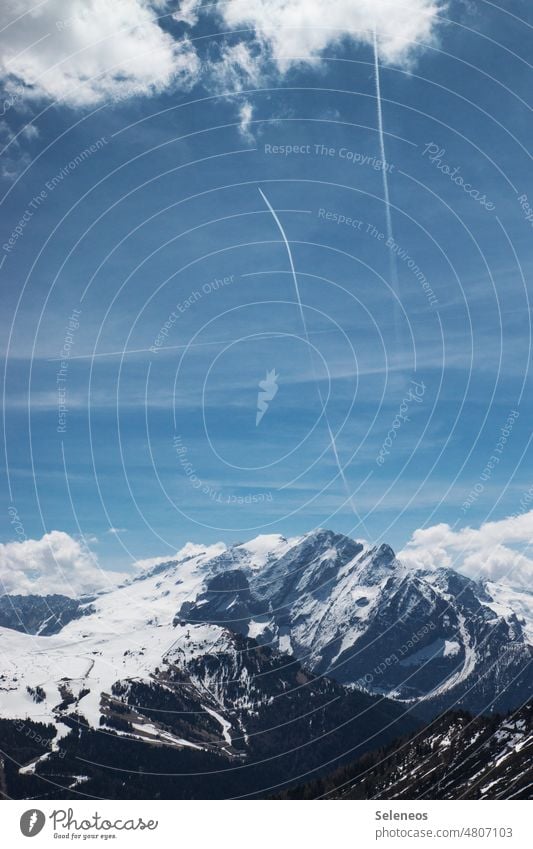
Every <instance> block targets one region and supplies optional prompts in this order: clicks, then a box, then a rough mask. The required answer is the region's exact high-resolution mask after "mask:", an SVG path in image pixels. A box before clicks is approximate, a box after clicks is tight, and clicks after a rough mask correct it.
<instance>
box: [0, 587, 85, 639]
mask: <svg viewBox="0 0 533 849" xmlns="http://www.w3.org/2000/svg"><path fill="white" fill-rule="evenodd" d="M90 612H91V609H90V607H88V606H87V600H85V601H84V602H83V604H82V602H81V601H80V600H78V599H73V598H68V597H67V596H64V595H44V596H40V595H3V596H0V626H1V627H3V628H12V629H13V630H14V631H23V632H25V633H27V634H40V635H41V636H50V634H57V633H59V631H61V629H62V628H63V627H64V626H65V625H66V624H67V623H68V622H70V621H71V620H72V619H79V618H80V616H85V615H87V614H88V613H90Z"/></svg>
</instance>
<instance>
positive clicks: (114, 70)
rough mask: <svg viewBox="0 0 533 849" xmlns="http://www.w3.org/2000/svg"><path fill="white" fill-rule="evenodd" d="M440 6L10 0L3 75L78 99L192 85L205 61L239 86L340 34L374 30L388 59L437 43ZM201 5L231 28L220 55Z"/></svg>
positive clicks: (13, 90)
mask: <svg viewBox="0 0 533 849" xmlns="http://www.w3.org/2000/svg"><path fill="white" fill-rule="evenodd" d="M441 9H442V5H441V3H440V2H438V0H403V2H398V0H225V2H221V3H219V4H218V5H217V6H214V5H213V4H208V5H207V7H206V8H205V9H203V10H202V9H201V4H200V3H199V2H197V0H182V2H181V3H179V4H177V3H175V2H171V0H45V2H41V3H35V2H34V1H33V0H4V2H3V4H2V9H1V13H0V14H1V22H2V27H1V28H0V80H1V81H2V83H3V85H4V89H5V91H6V92H7V95H8V97H11V98H12V99H13V103H16V102H17V101H22V100H28V99H32V98H33V99H36V98H41V99H42V98H44V99H48V100H51V101H58V102H61V103H63V104H65V105H67V106H70V107H74V108H76V107H91V106H96V105H99V104H101V103H103V102H106V101H113V100H125V99H128V98H129V97H133V96H134V95H150V94H157V93H159V92H161V91H163V90H165V89H169V88H171V87H173V86H178V87H182V88H183V87H189V86H190V85H191V84H192V83H194V82H196V81H198V80H200V79H201V75H202V70H203V72H204V74H205V78H206V81H207V84H208V85H212V83H213V80H216V79H217V77H218V81H219V83H220V84H221V85H226V86H227V87H229V88H232V89H233V90H238V89H239V87H242V84H243V82H244V81H246V82H257V81H258V78H259V76H260V75H261V74H262V73H263V72H264V70H265V68H267V67H270V68H271V67H272V66H274V67H276V68H277V70H278V71H279V72H282V73H283V72H285V71H286V70H288V69H289V68H290V67H291V66H293V65H297V64H302V63H308V64H317V63H318V62H319V61H320V57H321V55H322V54H323V52H324V51H325V50H326V49H327V48H332V47H335V46H336V45H338V44H339V43H340V42H342V41H346V40H351V41H353V42H357V43H361V44H367V45H371V44H372V43H373V33H374V29H375V32H376V35H377V39H378V42H379V47H380V54H381V58H382V60H383V61H386V62H394V63H398V64H405V63H409V62H410V61H411V59H412V57H413V55H414V53H415V52H416V51H417V49H419V47H420V45H424V44H428V43H431V42H432V40H433V38H434V32H435V27H436V23H437V18H438V14H439V11H440V10H441ZM200 14H201V15H202V16H210V17H211V18H212V19H216V20H217V21H218V23H220V24H221V28H222V30H223V31H225V32H226V33H227V35H226V36H225V37H224V38H223V39H222V41H219V42H217V40H216V39H215V41H214V42H213V46H214V49H215V59H214V61H213V60H212V59H207V60H205V61H203V62H202V61H201V60H200V58H199V56H198V53H197V50H196V48H195V47H194V46H193V43H192V41H191V40H190V39H189V37H188V35H187V33H190V32H192V29H193V28H194V27H195V26H196V24H197V23H198V20H199V16H200ZM243 29H244V30H248V31H249V32H241V31H242V30H243ZM233 31H235V32H234V33H233ZM417 42H418V45H417ZM217 44H218V48H217V47H216V46H215V45H217ZM217 49H218V55H217Z"/></svg>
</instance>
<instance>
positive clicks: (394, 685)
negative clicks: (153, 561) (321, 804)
mask: <svg viewBox="0 0 533 849" xmlns="http://www.w3.org/2000/svg"><path fill="white" fill-rule="evenodd" d="M532 633H533V600H532V597H531V595H530V594H528V593H527V592H525V591H524V590H518V589H517V590H514V589H512V588H510V587H508V586H503V585H497V584H493V583H487V582H480V581H474V580H472V579H470V578H467V577H465V576H463V575H461V574H459V573H458V572H455V571H453V570H452V569H448V568H435V569H432V570H422V569H412V568H408V567H406V566H405V565H403V564H402V563H401V562H400V561H399V560H398V559H397V558H396V557H395V555H394V552H393V551H392V549H391V548H390V547H389V546H387V545H381V546H379V547H369V546H368V545H366V544H364V543H362V542H359V541H356V540H353V539H350V538H349V537H346V536H343V535H342V534H337V533H334V532H332V531H328V530H323V529H319V530H317V531H313V532H312V533H309V534H306V535H304V536H303V537H297V538H293V539H286V538H284V537H282V536H279V535H268V536H260V537H257V538H256V539H254V540H251V541H250V542H246V543H239V544H236V545H233V546H229V547H226V546H224V545H223V544H217V545H212V546H198V545H193V544H190V543H189V544H188V545H187V546H185V547H184V548H183V549H182V550H181V551H180V552H179V554H178V555H176V557H175V558H173V559H171V560H169V561H167V562H162V563H158V564H157V565H156V566H154V567H152V568H151V569H147V570H145V571H144V572H142V573H141V574H139V575H138V576H136V577H135V578H133V579H131V580H130V581H128V582H127V583H125V584H123V585H121V586H119V587H116V586H111V585H110V587H109V589H108V590H106V591H102V592H99V593H97V594H95V595H94V596H91V597H85V598H81V599H72V598H68V597H66V596H60V595H57V594H56V595H49V596H21V595H18V596H3V597H0V649H1V651H2V656H3V668H2V671H1V673H0V717H1V721H0V748H2V750H3V751H4V758H3V761H2V763H1V764H0V792H4V794H5V795H13V796H21V797H30V796H32V795H33V794H35V795H40V796H42V795H43V786H42V785H43V782H44V783H45V784H46V788H47V789H46V793H45V795H48V796H49V797H50V798H69V794H72V795H73V796H74V797H76V796H79V795H88V796H97V797H103V798H115V797H120V796H126V797H131V798H137V797H138V798H142V797H143V795H144V798H149V797H151V796H154V794H156V796H155V797H157V795H159V796H161V797H164V798H183V797H188V798H213V797H227V796H264V795H268V794H269V793H270V794H272V792H275V789H276V788H279V787H287V786H292V785H298V786H300V785H303V784H305V783H306V782H308V781H310V780H311V779H312V778H313V776H316V775H325V774H328V773H331V772H332V771H333V770H334V769H335V768H340V766H341V765H342V764H345V763H348V762H351V761H353V760H354V759H355V758H357V759H359V758H361V757H362V756H365V757H369V756H370V755H369V754H368V753H370V752H372V751H374V750H377V749H380V748H382V747H383V746H385V745H390V746H394V741H395V740H396V739H397V738H403V737H405V735H412V734H417V733H420V729H421V728H425V727H426V723H428V722H429V723H431V722H434V721H435V718H436V717H441V715H442V714H443V713H446V712H448V711H459V714H458V715H459V716H462V715H463V714H464V712H470V713H471V714H474V715H480V714H483V715H495V714H496V713H498V712H499V713H506V712H508V711H509V710H514V709H517V708H519V707H520V706H521V705H523V704H524V703H525V702H527V700H528V699H529V698H530V696H531V683H532V676H531V664H530V661H531V655H532V647H531V643H532ZM451 715H452V714H451ZM453 715H454V714H453ZM465 715H466V714H465ZM493 718H494V716H493ZM43 741H44V743H43ZM365 753H367V754H366V755H365ZM154 773H156V774H157V780H156V782H155V789H154V781H152V777H153V774H154ZM150 774H152V776H151V777H150V778H149V775H150ZM37 787H39V788H40V789H39V790H37Z"/></svg>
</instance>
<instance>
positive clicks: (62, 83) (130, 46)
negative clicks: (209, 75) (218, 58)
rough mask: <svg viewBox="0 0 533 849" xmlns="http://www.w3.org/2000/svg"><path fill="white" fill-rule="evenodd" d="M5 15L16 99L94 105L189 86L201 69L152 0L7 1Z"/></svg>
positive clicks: (0, 50) (0, 67) (2, 60)
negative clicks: (166, 28) (178, 84)
mask: <svg viewBox="0 0 533 849" xmlns="http://www.w3.org/2000/svg"><path fill="white" fill-rule="evenodd" d="M159 5H160V4H159ZM2 12H3V16H2V17H3V22H4V27H3V29H2V31H1V32H0V74H1V75H2V77H3V79H4V84H5V87H6V89H7V91H8V93H9V92H12V93H13V96H14V97H16V98H17V99H21V98H23V99H27V98H32V97H37V98H40V97H45V98H48V99H51V100H54V101H62V102H63V103H65V104H67V105H69V106H74V107H76V106H93V105H95V104H98V103H101V102H103V101H105V100H113V99H123V98H126V97H128V96H130V95H133V94H151V93H155V92H158V91H161V90H163V89H164V88H166V87H168V86H169V85H171V84H172V83H174V82H181V83H187V82H189V81H190V79H191V77H192V76H193V75H194V74H196V72H197V69H198V58H197V56H196V52H195V51H194V49H193V48H192V46H191V44H190V42H189V41H188V40H187V39H179V40H176V39H174V38H173V37H172V36H171V35H170V34H169V33H166V32H164V30H163V29H162V28H161V27H160V26H159V24H158V22H157V14H156V10H155V7H154V4H153V3H150V2H149V0H48V2H46V3H40V4H35V3H33V2H31V0H4V2H3V8H2Z"/></svg>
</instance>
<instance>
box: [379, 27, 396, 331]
mask: <svg viewBox="0 0 533 849" xmlns="http://www.w3.org/2000/svg"><path fill="white" fill-rule="evenodd" d="M373 42H374V81H375V85H376V105H377V116H378V133H379V150H380V157H381V161H382V163H383V167H382V169H381V175H382V178H383V199H384V201H385V218H386V224H387V241H389V242H390V243H391V244H394V229H393V226H392V212H391V205H390V192H389V178H388V173H387V167H386V166H387V154H386V151H385V133H384V131H383V104H382V101H381V79H380V70H379V45H378V36H377V32H376V28H375V27H374V35H373ZM389 268H390V278H391V280H390V282H391V286H392V290H393V293H394V295H395V298H394V305H393V309H394V326H395V330H396V337H397V339H398V340H399V339H400V338H401V336H400V322H399V315H398V301H399V299H400V284H399V280H398V267H397V265H396V253H395V251H394V250H392V248H391V249H389Z"/></svg>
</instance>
